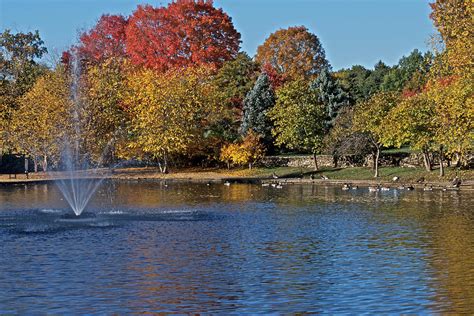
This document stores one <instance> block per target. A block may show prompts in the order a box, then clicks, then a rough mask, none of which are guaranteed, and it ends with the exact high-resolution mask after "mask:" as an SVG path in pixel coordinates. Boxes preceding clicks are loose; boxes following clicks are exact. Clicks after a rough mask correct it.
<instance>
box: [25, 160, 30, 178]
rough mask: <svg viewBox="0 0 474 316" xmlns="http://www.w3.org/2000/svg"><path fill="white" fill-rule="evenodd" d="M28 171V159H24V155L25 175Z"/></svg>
mask: <svg viewBox="0 0 474 316" xmlns="http://www.w3.org/2000/svg"><path fill="white" fill-rule="evenodd" d="M28 169H29V167H28V157H26V155H25V174H28V171H29V170H28Z"/></svg>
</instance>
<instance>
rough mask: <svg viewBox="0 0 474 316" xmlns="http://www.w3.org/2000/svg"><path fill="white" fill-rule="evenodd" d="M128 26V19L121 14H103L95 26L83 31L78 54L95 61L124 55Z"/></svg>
mask: <svg viewBox="0 0 474 316" xmlns="http://www.w3.org/2000/svg"><path fill="white" fill-rule="evenodd" d="M126 26H127V19H126V18H125V17H123V16H121V15H108V14H104V15H102V16H101V17H100V19H99V21H98V22H97V24H96V25H95V27H94V28H92V29H91V30H90V31H88V32H84V33H82V35H81V37H80V45H79V46H78V47H77V51H78V54H79V55H80V56H81V58H83V59H86V60H88V61H89V62H93V63H97V62H101V61H104V60H106V59H107V58H112V57H115V58H116V57H124V56H125V27H126Z"/></svg>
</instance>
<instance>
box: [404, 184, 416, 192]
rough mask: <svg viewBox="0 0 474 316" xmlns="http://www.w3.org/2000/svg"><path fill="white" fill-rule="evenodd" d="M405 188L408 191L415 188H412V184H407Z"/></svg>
mask: <svg viewBox="0 0 474 316" xmlns="http://www.w3.org/2000/svg"><path fill="white" fill-rule="evenodd" d="M406 189H407V190H408V191H413V190H415V188H414V187H413V186H412V185H409V186H407V187H406Z"/></svg>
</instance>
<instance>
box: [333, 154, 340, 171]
mask: <svg viewBox="0 0 474 316" xmlns="http://www.w3.org/2000/svg"><path fill="white" fill-rule="evenodd" d="M332 162H333V165H334V168H337V165H338V163H339V157H338V156H337V155H333V156H332Z"/></svg>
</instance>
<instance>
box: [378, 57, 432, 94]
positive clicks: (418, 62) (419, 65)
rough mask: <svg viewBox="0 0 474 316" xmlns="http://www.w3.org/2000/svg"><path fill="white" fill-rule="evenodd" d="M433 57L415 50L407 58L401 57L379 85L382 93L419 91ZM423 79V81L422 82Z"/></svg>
mask: <svg viewBox="0 0 474 316" xmlns="http://www.w3.org/2000/svg"><path fill="white" fill-rule="evenodd" d="M432 58H433V55H432V54H431V53H430V52H427V53H425V54H424V55H423V54H422V53H421V52H420V51H419V50H417V49H415V50H413V52H411V53H410V55H408V56H403V57H402V58H401V59H400V60H399V61H398V64H397V65H396V66H395V67H393V68H392V69H391V70H390V71H389V72H388V73H387V74H386V75H385V77H384V78H383V82H382V85H381V88H382V90H384V91H402V90H403V89H405V88H408V90H410V91H419V90H420V89H421V87H422V86H423V85H424V83H425V82H426V79H425V78H427V74H428V72H429V69H430V65H431V62H432ZM424 79H425V80H424Z"/></svg>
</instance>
